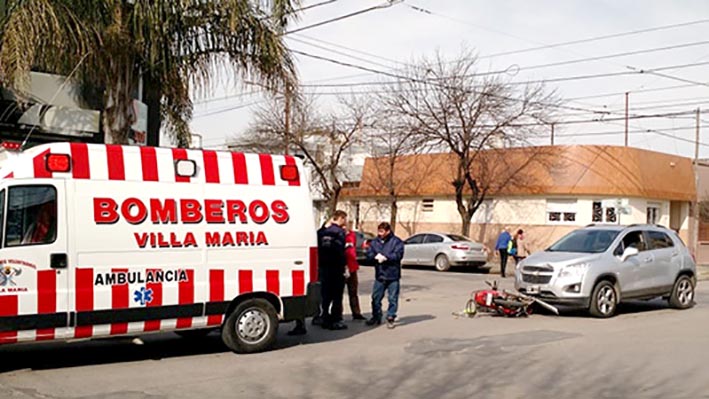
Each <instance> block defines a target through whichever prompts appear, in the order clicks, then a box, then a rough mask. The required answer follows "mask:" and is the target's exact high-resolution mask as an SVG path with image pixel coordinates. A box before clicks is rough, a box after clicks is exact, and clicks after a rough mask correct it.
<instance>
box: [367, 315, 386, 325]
mask: <svg viewBox="0 0 709 399" xmlns="http://www.w3.org/2000/svg"><path fill="white" fill-rule="evenodd" d="M380 324H382V319H379V318H375V317H372V318H371V319H369V320H367V325H368V326H378V325H380Z"/></svg>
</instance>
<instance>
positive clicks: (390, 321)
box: [387, 318, 396, 330]
mask: <svg viewBox="0 0 709 399" xmlns="http://www.w3.org/2000/svg"><path fill="white" fill-rule="evenodd" d="M394 322H396V319H393V318H388V319H387V328H388V329H390V330H391V329H392V328H394V327H395V326H396V324H394Z"/></svg>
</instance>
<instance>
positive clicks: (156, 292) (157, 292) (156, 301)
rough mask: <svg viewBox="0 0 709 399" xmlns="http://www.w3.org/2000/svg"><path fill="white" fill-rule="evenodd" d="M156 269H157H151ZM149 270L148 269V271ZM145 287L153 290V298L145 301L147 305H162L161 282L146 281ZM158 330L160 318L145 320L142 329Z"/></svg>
mask: <svg viewBox="0 0 709 399" xmlns="http://www.w3.org/2000/svg"><path fill="white" fill-rule="evenodd" d="M153 270H158V269H153ZM150 271H151V270H148V272H150ZM145 288H146V289H148V290H153V300H152V301H150V302H149V303H146V304H145V306H147V307H154V306H162V283H147V284H146V285H145ZM158 330H160V320H148V321H146V322H145V327H144V331H146V332H147V331H158Z"/></svg>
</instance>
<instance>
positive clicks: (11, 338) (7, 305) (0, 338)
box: [0, 295, 19, 344]
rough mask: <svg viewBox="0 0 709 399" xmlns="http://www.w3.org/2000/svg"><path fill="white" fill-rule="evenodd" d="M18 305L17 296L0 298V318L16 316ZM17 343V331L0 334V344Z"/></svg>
mask: <svg viewBox="0 0 709 399" xmlns="http://www.w3.org/2000/svg"><path fill="white" fill-rule="evenodd" d="M18 310H19V305H18V301H17V295H2V296H0V316H17V312H18ZM15 342H17V331H4V332H0V343H3V344H12V343H15Z"/></svg>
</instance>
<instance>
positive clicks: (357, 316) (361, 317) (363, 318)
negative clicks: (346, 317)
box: [352, 314, 367, 320]
mask: <svg viewBox="0 0 709 399" xmlns="http://www.w3.org/2000/svg"><path fill="white" fill-rule="evenodd" d="M352 320H367V318H366V317H364V316H362V315H361V314H356V315H352Z"/></svg>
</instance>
